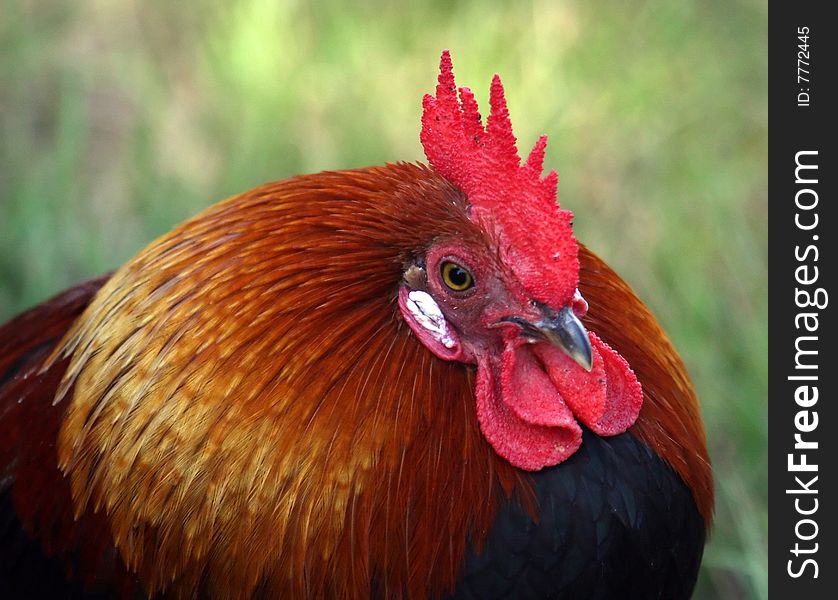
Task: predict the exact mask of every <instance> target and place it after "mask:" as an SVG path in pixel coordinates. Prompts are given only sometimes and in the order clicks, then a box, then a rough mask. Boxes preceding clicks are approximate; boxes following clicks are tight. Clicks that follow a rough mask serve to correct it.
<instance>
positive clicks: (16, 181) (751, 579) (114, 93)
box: [0, 0, 768, 599]
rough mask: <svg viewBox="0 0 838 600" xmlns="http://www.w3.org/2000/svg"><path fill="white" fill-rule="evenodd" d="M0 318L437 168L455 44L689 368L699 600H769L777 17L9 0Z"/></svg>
mask: <svg viewBox="0 0 838 600" xmlns="http://www.w3.org/2000/svg"><path fill="white" fill-rule="evenodd" d="M0 4H2V14H3V18H2V19H0V56H2V57H3V59H2V61H0V128H1V129H0V320H5V319H6V318H8V317H10V316H12V315H13V314H15V313H16V312H17V311H20V310H22V309H24V308H26V307H27V306H29V305H32V304H34V303H36V302H38V301H40V300H42V299H44V298H45V297H47V296H49V295H51V294H53V293H55V292H57V291H59V290H61V289H62V288H64V287H66V286H69V285H71V284H72V283H73V282H75V281H78V280H80V279H82V278H85V277H88V276H92V275H94V274H97V273H99V272H102V271H105V270H107V269H111V268H113V267H115V266H117V265H119V264H120V263H122V262H123V261H124V260H126V259H127V258H129V257H130V256H131V255H132V254H133V253H135V252H136V251H137V250H139V249H140V248H141V247H142V246H143V245H145V244H146V243H147V242H148V241H150V240H151V239H153V238H154V237H156V236H157V235H159V234H161V233H163V232H164V231H166V230H167V229H169V228H170V227H171V226H172V225H174V224H175V223H177V222H178V221H180V220H181V219H184V218H186V217H188V216H190V215H191V214H193V213H195V212H197V211H198V210H199V209H201V208H202V207H204V206H206V205H208V204H210V203H212V202H215V201H217V200H219V199H222V198H224V197H227V196H229V195H231V194H234V193H237V192H240V191H244V190H246V189H248V188H250V187H252V186H254V185H256V184H258V183H261V182H264V181H268V180H274V179H281V178H284V177H287V176H290V175H293V174H296V173H301V172H311V171H318V170H322V169H338V168H349V167H359V166H365V165H371V164H381V163H384V162H386V161H396V160H419V159H422V158H423V156H422V151H421V147H420V145H419V138H418V131H419V116H420V110H421V107H420V99H421V96H422V94H423V93H425V92H427V91H430V90H431V89H432V86H433V84H434V78H435V77H436V70H437V61H438V57H439V52H440V50H441V49H442V48H444V47H448V48H451V50H452V52H453V56H454V61H455V72H456V73H457V77H458V81H459V82H460V83H461V84H466V85H469V86H471V87H472V88H473V89H474V90H475V93H476V94H477V97H478V99H479V100H481V101H482V102H483V103H484V105H485V102H486V98H487V95H488V83H489V81H490V78H491V75H492V73H494V72H495V71H497V72H499V73H501V75H502V77H503V79H504V83H505V85H506V89H507V95H508V100H509V105H510V110H511V113H512V118H513V122H514V123H515V127H516V133H517V135H518V138H519V140H520V144H521V146H522V152H524V151H526V149H527V148H524V147H528V146H530V145H531V144H532V143H534V141H535V139H536V137H537V135H538V134H540V133H542V132H543V133H547V134H548V135H549V137H550V147H549V149H548V156H547V162H548V164H549V165H550V166H553V167H555V168H556V169H557V170H558V171H559V175H560V179H561V182H560V185H559V197H560V200H561V202H562V205H563V206H565V207H567V208H570V209H572V210H573V211H574V212H575V213H576V220H575V222H576V231H577V233H578V235H579V237H580V238H581V239H582V240H583V241H585V242H586V243H587V244H588V245H589V246H590V247H591V248H593V249H594V250H596V251H597V252H598V253H600V254H601V255H602V256H603V257H605V258H606V259H607V260H608V261H609V262H610V263H611V264H612V265H613V266H614V267H615V268H616V269H617V270H618V271H619V272H620V273H622V274H623V276H624V277H625V278H626V279H627V280H628V281H630V282H631V283H632V285H633V286H634V287H635V289H636V290H637V291H638V293H639V294H640V296H641V297H642V298H643V299H644V300H646V301H647V302H648V303H649V305H650V306H651V307H652V308H653V310H654V311H655V312H656V313H657V314H658V316H659V318H660V319H661V321H662V322H663V324H664V326H665V327H666V329H667V330H668V331H669V333H670V335H671V336H672V338H673V340H674V341H675V343H676V345H677V347H678V348H679V349H680V351H681V353H682V354H683V356H684V358H685V360H686V362H687V364H688V366H689V369H690V371H691V373H692V375H693V378H694V380H695V383H696V386H697V388H698V391H699V396H700V398H701V401H702V406H703V411H704V415H705V422H706V427H707V432H708V437H709V444H710V450H711V455H712V458H713V461H714V466H715V473H716V479H717V483H718V488H717V489H718V501H717V510H716V514H717V521H716V527H715V531H714V533H713V535H712V538H711V541H710V544H709V546H708V548H707V551H706V556H705V561H704V566H703V570H702V574H701V578H700V583H699V589H698V592H697V597H699V598H737V599H738V598H760V599H761V598H766V597H767V594H768V592H767V570H766V555H767V530H768V509H767V491H766V487H767V474H766V471H767V461H766V440H767V432H768V424H767V409H766V398H767V383H766V379H767V346H768V338H767V331H766V318H767V299H766V293H767V273H766V257H767V202H766V192H767V169H766V158H767V125H766V121H767V112H768V105H767V72H766V70H767V51H766V35H767V6H766V4H765V2H762V1H757V0H753V1H750V0H739V1H736V2H721V1H720V0H714V1H711V2H698V1H695V2H689V1H685V2H678V3H674V2H665V1H659V2H657V1H656V2H632V3H628V2H597V3H590V2H583V1H581V0H580V1H578V2H553V1H548V0H542V1H536V2H531V3H527V2H511V1H509V2H502V1H496V2H489V3H487V2H482V3H468V2H455V3H447V2H441V1H433V0H432V1H429V2H424V3H411V4H408V5H404V6H401V7H398V8H396V7H395V3H384V2H381V3H373V2H356V3H349V2H338V1H337V0H329V1H324V2H316V3H312V2H302V1H298V2H285V3H283V2H275V1H269V0H235V1H229V0H228V1H225V2H221V1H217V2H201V3H189V4H188V5H187V4H186V3H170V2H164V1H162V0H153V1H146V2H135V1H130V0H122V1H113V2H103V1H93V0H82V1H79V2H75V3H59V2H46V1H42V2H31V1H28V2H24V1H22V0H20V1H17V2H14V1H9V0H3V1H2V3H0Z"/></svg>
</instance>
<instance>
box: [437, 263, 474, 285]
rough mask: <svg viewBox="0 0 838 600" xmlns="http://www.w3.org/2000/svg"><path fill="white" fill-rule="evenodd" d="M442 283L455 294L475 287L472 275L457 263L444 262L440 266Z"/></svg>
mask: <svg viewBox="0 0 838 600" xmlns="http://www.w3.org/2000/svg"><path fill="white" fill-rule="evenodd" d="M440 271H441V272H442V281H443V283H445V285H446V286H448V287H449V288H450V289H451V290H453V291H455V292H464V291H466V290H467V289H469V288H470V287H472V286H473V285H474V277H472V275H471V273H469V271H468V270H467V269H465V268H463V267H461V266H460V265H458V264H457V263H453V262H448V261H446V262H444V263H442V265H441V266H440Z"/></svg>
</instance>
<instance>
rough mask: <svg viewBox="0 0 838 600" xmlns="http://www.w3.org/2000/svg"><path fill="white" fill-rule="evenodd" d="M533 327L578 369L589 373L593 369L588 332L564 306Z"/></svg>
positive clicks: (571, 311) (569, 309)
mask: <svg viewBox="0 0 838 600" xmlns="http://www.w3.org/2000/svg"><path fill="white" fill-rule="evenodd" d="M533 326H534V327H535V328H536V329H537V330H538V332H539V333H541V335H543V336H544V337H545V338H547V340H548V341H549V342H550V343H552V344H553V345H554V346H556V347H558V348H561V349H562V350H563V351H564V353H565V354H567V355H568V356H569V357H570V358H572V359H573V360H575V361H576V362H577V363H578V364H579V366H580V367H582V368H583V369H585V370H586V371H590V370H591V368H592V367H593V351H592V350H591V341H590V339H589V338H588V332H587V331H586V330H585V326H584V325H582V321H580V320H579V318H578V317H577V316H576V315H575V314H574V313H573V310H572V309H571V308H570V307H569V306H566V307H564V308H563V309H561V310H560V311H559V312H558V314H554V315H551V316H549V317H548V316H547V315H545V318H544V319H542V320H541V321H538V322H537V323H533Z"/></svg>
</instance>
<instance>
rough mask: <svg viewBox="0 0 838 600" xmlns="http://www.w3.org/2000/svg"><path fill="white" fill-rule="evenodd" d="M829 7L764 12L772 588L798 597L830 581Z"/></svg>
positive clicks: (837, 426) (833, 337) (813, 598)
mask: <svg viewBox="0 0 838 600" xmlns="http://www.w3.org/2000/svg"><path fill="white" fill-rule="evenodd" d="M828 6H829V4H828V3H815V2H785V3H782V4H780V3H774V4H772V5H771V6H770V11H769V39H768V49H769V120H770V123H769V131H770V134H769V135H770V142H769V164H768V167H769V198H768V202H769V219H770V228H769V245H768V247H769V257H768V258H769V262H768V264H769V294H770V296H771V298H770V305H769V343H770V346H769V348H770V349H769V399H768V413H769V515H770V517H769V518H770V524H769V589H770V592H771V595H772V596H773V597H775V598H799V599H806V600H817V599H821V598H823V599H826V598H834V597H835V594H836V590H837V589H838V531H836V523H838V519H836V512H838V497H836V496H838V492H836V490H838V469H836V465H838V410H836V406H837V405H838V397H836V391H835V390H836V386H835V380H836V379H838V360H836V356H838V353H836V350H838V346H837V345H838V330H836V327H835V318H834V317H833V314H834V312H835V310H836V307H838V290H836V289H835V286H834V281H835V274H836V271H838V258H836V254H835V237H836V233H838V223H836V220H835V211H834V209H833V206H834V204H835V202H836V200H837V199H836V195H835V180H836V179H838V172H837V171H836V162H835V150H834V148H835V136H836V135H838V131H836V129H835V127H834V123H835V120H834V118H833V114H834V112H835V111H836V110H838V103H836V96H835V93H834V85H833V82H832V80H834V79H835V72H836V66H837V65H838V58H836V57H838V52H836V43H835V40H836V37H838V23H836V22H835V20H834V19H831V18H828V17H827V14H826V12H827V7H828Z"/></svg>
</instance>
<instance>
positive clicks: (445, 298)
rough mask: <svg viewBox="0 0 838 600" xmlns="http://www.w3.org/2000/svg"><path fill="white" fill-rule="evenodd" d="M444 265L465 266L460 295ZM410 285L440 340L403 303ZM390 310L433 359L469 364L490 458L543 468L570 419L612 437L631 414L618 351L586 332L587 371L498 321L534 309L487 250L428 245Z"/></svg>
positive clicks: (570, 428) (577, 437)
mask: <svg viewBox="0 0 838 600" xmlns="http://www.w3.org/2000/svg"><path fill="white" fill-rule="evenodd" d="M446 261H450V262H454V263H456V264H458V265H460V266H461V267H463V268H465V269H467V270H468V271H469V272H470V273H471V274H472V276H473V278H474V284H473V286H472V287H471V288H469V289H468V290H465V291H462V292H457V291H454V290H452V289H450V288H449V287H448V286H446V284H445V283H444V281H443V278H442V273H441V271H442V268H441V266H442V264H443V263H445V262H446ZM411 285H413V287H411ZM413 290H418V291H423V292H426V293H427V294H429V295H430V296H431V297H432V298H433V299H434V301H435V302H436V303H437V305H438V307H439V309H440V310H441V312H442V314H443V315H444V317H445V320H446V322H447V325H448V330H449V336H448V338H449V339H448V340H447V342H448V343H447V344H446V343H443V340H441V339H440V337H439V336H438V335H435V334H434V333H433V332H431V331H429V330H428V329H426V328H425V327H424V326H423V325H422V323H420V322H419V321H418V320H417V319H416V317H415V316H414V314H413V313H412V312H411V310H410V309H409V308H408V306H407V300H408V295H409V293H410V292H411V291H413ZM563 306H571V307H572V308H573V309H574V311H575V312H577V314H580V316H581V314H584V311H585V310H586V308H587V307H586V305H585V302H584V300H583V299H581V298H580V297H578V296H576V297H574V296H571V297H569V298H567V299H566V301H565V302H564V303H563ZM563 306H552V307H550V308H552V309H553V310H556V311H558V310H559V309H561V308H563ZM399 307H400V309H401V312H402V315H403V317H404V319H405V321H407V323H408V325H409V326H410V327H411V329H412V330H413V332H414V333H415V334H416V335H417V337H418V338H419V340H420V341H421V342H422V343H423V344H424V345H425V346H426V347H427V348H428V350H430V351H431V352H432V353H433V354H435V355H436V356H437V357H439V358H441V359H443V360H452V361H458V362H462V363H467V364H475V365H477V383H476V389H475V398H476V401H477V415H478V419H479V421H480V426H481V430H482V431H483V434H484V436H485V437H486V439H487V440H488V441H489V443H490V444H491V445H492V446H493V448H494V449H495V451H496V452H498V454H500V455H501V456H503V457H504V458H506V459H507V460H508V461H509V462H510V463H512V464H513V465H515V466H517V467H519V468H521V469H526V470H538V469H542V468H544V467H547V466H552V465H555V464H558V463H560V462H562V461H563V460H565V459H567V458H568V457H569V456H570V455H572V454H573V453H574V452H575V451H576V450H577V449H578V448H579V445H580V444H581V442H582V430H581V427H580V426H579V424H578V422H577V420H578V421H581V422H582V423H584V424H585V425H586V426H587V427H589V428H591V429H592V430H593V431H595V432H596V433H599V434H601V435H616V434H618V433H622V432H623V431H625V430H626V429H627V428H628V427H629V426H631V424H632V423H633V422H634V420H635V419H636V418H637V414H638V413H639V411H640V405H641V403H642V390H641V389H640V384H639V383H638V382H637V379H636V377H635V376H634V373H633V372H632V371H631V369H630V368H629V366H628V364H626V362H625V361H624V360H623V359H622V357H620V356H619V355H618V354H617V353H616V352H615V351H614V350H612V349H611V348H610V347H608V345H607V344H605V343H604V342H602V341H601V340H600V339H599V338H598V337H597V336H596V335H595V334H593V333H591V334H589V339H590V342H591V346H592V349H593V356H594V362H593V367H592V369H591V371H590V372H588V371H586V370H585V369H583V368H582V367H581V366H579V365H578V364H577V363H576V362H574V361H573V360H572V359H571V358H569V357H568V356H567V355H566V354H565V353H564V352H563V351H562V350H560V349H559V348H557V347H556V346H553V345H552V344H550V343H548V342H546V341H543V340H534V339H531V338H530V337H528V336H527V335H526V334H525V332H524V331H523V330H522V329H521V327H520V326H519V325H517V324H515V323H510V322H505V321H503V319H504V318H506V317H517V318H521V319H524V320H526V321H528V322H529V323H537V322H538V321H539V320H540V319H542V318H543V312H542V309H541V307H540V306H539V305H538V304H537V303H535V302H533V301H531V300H530V299H529V298H528V296H527V294H526V291H525V290H524V288H523V286H521V285H520V284H519V283H518V282H517V280H516V279H515V277H514V274H513V272H512V269H509V268H508V267H506V266H505V265H504V264H503V263H502V262H501V259H500V258H498V253H497V252H492V251H491V250H490V249H489V248H488V247H486V248H473V247H466V246H464V245H463V244H461V243H458V242H440V243H438V244H437V245H435V246H433V247H432V248H431V249H430V250H429V251H428V252H427V254H426V256H425V280H424V282H421V283H419V284H417V283H416V282H411V284H407V283H405V284H403V285H402V287H401V289H400V290H399ZM452 341H453V343H452Z"/></svg>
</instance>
